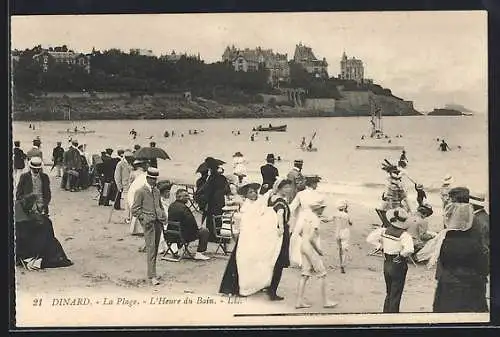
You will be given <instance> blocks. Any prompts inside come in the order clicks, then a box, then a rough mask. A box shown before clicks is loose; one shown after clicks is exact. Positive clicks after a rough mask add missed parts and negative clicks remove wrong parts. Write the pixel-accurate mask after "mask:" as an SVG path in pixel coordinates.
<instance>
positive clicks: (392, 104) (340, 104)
mask: <svg viewBox="0 0 500 337" xmlns="http://www.w3.org/2000/svg"><path fill="white" fill-rule="evenodd" d="M339 92H340V94H341V95H342V97H343V98H342V99H339V100H337V101H336V103H335V104H336V110H337V111H339V112H347V113H351V114H353V115H369V114H370V98H372V99H373V100H374V101H375V104H376V105H377V106H378V107H380V108H381V109H382V115H384V116H416V115H421V113H420V112H418V111H417V110H415V109H414V107H413V103H412V102H411V101H404V100H402V99H398V98H397V97H394V96H386V95H377V94H374V93H372V92H370V91H348V90H342V88H341V87H339Z"/></svg>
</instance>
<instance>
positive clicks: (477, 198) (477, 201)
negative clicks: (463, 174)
mask: <svg viewBox="0 0 500 337" xmlns="http://www.w3.org/2000/svg"><path fill="white" fill-rule="evenodd" d="M469 203H470V204H472V205H476V206H480V207H485V206H486V194H485V193H473V194H469Z"/></svg>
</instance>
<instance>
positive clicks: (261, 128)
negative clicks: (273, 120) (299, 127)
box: [252, 124, 287, 132]
mask: <svg viewBox="0 0 500 337" xmlns="http://www.w3.org/2000/svg"><path fill="white" fill-rule="evenodd" d="M286 126H287V125H286V124H285V125H278V126H272V125H271V124H269V126H267V127H264V126H262V125H259V126H257V127H254V128H253V129H252V131H274V132H286Z"/></svg>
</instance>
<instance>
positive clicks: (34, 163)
mask: <svg viewBox="0 0 500 337" xmlns="http://www.w3.org/2000/svg"><path fill="white" fill-rule="evenodd" d="M42 166H43V161H42V158H40V157H32V158H31V159H30V162H29V167H30V168H32V169H41V168H42Z"/></svg>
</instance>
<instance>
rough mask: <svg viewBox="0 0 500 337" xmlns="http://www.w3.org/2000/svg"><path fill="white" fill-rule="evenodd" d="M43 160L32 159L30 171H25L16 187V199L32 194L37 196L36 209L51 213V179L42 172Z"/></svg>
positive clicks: (38, 158)
mask: <svg viewBox="0 0 500 337" xmlns="http://www.w3.org/2000/svg"><path fill="white" fill-rule="evenodd" d="M42 166H43V162H42V159H41V158H40V157H33V158H31V159H30V162H29V168H30V171H29V172H26V173H23V174H22V175H21V177H20V178H19V183H18V184H17V188H16V200H23V199H25V198H27V197H29V196H30V195H35V196H36V202H35V204H34V206H33V207H34V208H35V211H36V212H38V213H40V214H45V215H48V214H49V203H50V200H51V198H52V194H51V191H50V179H49V176H48V175H47V174H46V173H43V172H42Z"/></svg>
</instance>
